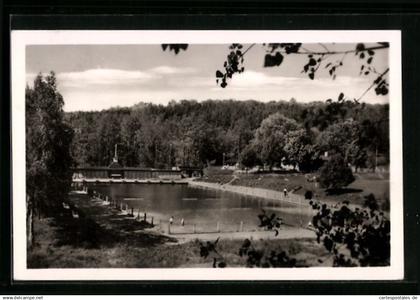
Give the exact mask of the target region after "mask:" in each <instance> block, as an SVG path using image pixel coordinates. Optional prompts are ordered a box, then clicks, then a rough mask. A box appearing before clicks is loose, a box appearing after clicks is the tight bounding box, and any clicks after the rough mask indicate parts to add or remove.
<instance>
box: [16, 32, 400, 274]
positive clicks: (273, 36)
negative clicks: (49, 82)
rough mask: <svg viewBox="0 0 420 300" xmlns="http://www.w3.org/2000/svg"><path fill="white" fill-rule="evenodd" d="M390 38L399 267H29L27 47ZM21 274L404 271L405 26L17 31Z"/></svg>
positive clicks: (394, 260) (394, 232) (394, 244)
mask: <svg viewBox="0 0 420 300" xmlns="http://www.w3.org/2000/svg"><path fill="white" fill-rule="evenodd" d="M278 41H287V42H304V43H319V42H324V43H328V42H335V43H355V42H365V43H366V42H380V41H387V42H389V43H390V49H389V58H390V59H389V66H390V73H389V81H390V95H389V99H390V156H391V163H390V202H391V265H390V266H389V267H366V268H331V267H327V268H326V267H312V268H288V269H284V268H280V269H258V268H254V269H248V268H240V269H238V268H226V269H212V268H191V269H189V268H188V269H187V268H185V269H116V268H112V269H99V268H98V269H27V266H26V254H27V253H26V205H25V201H26V200H25V197H26V192H25V188H26V184H25V183H26V165H25V84H26V73H25V48H26V46H27V45H46V44H62V45H78V44H103V45H106V44H126V45H129V44H162V43H189V44H224V43H226V44H230V43H232V42H238V43H266V42H278ZM11 70H12V71H11V72H12V74H11V75H12V84H11V88H12V103H11V104H12V105H11V107H12V109H11V112H12V116H11V119H12V124H11V127H12V170H13V175H12V178H13V187H12V195H13V226H12V228H13V235H12V239H13V241H12V242H13V278H14V279H15V280H387V279H403V277H404V244H403V242H404V230H403V170H402V162H403V160H402V87H401V80H402V77H401V32H400V31H398V30H370V31H364V30H345V31H344V30H343V31H335V30H321V31H320V30H318V31H310V30H305V31H294V30H293V31H274V30H264V31H262V30H261V31H260V30H244V31H241V30H239V31H238V30H224V31H197V30H194V31H170V30H167V31H162V30H159V31H155V30H133V31H126V30H124V31H110V30H101V31H99V30H98V31H91V30H48V31H41V30H40V31H38V30H37V31H31V30H16V31H12V40H11Z"/></svg>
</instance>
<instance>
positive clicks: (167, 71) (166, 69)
mask: <svg viewBox="0 0 420 300" xmlns="http://www.w3.org/2000/svg"><path fill="white" fill-rule="evenodd" d="M150 72H152V73H154V74H162V75H173V74H189V73H195V72H196V70H195V69H194V68H175V67H170V66H158V67H155V68H153V69H150Z"/></svg>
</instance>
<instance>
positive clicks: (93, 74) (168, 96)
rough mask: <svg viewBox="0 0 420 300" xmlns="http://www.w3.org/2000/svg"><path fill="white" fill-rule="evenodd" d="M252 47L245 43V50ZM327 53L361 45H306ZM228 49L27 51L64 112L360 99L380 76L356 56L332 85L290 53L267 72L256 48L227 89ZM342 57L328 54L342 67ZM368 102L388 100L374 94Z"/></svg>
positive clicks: (380, 61)
mask: <svg viewBox="0 0 420 300" xmlns="http://www.w3.org/2000/svg"><path fill="white" fill-rule="evenodd" d="M248 46H249V45H244V49H246V48H247V47H248ZM303 46H304V48H305V49H307V50H312V51H322V50H323V47H327V48H328V49H329V50H336V51H338V50H344V49H354V48H355V44H323V45H320V44H304V45H303ZM228 47H229V45H227V44H219V45H196V44H192V45H189V47H188V49H187V51H181V52H180V53H179V54H178V55H175V53H174V52H169V51H162V48H161V45H33V46H27V48H26V82H27V84H28V85H29V86H31V85H32V83H33V79H34V78H35V76H36V74H38V73H47V72H50V71H54V72H55V73H56V74H57V80H58V90H59V91H60V93H61V94H62V95H63V97H64V101H65V106H64V110H65V111H78V110H81V111H89V110H102V109H108V108H110V107H116V106H120V107H121V106H132V105H134V104H136V103H139V102H152V103H155V104H167V103H168V102H170V101H172V100H183V99H194V100H198V101H203V100H207V99H221V100H223V99H235V100H250V99H253V100H258V101H265V102H267V101H272V100H286V101H287V100H290V99H291V98H294V99H295V100H296V101H298V102H310V101H324V100H326V99H328V98H332V99H336V98H337V97H338V95H339V94H340V92H344V94H345V95H346V96H347V97H349V98H359V96H360V95H362V94H363V92H364V91H365V90H366V89H367V88H368V87H369V86H370V85H371V84H372V82H373V80H374V79H375V78H376V77H377V75H376V76H375V75H374V74H370V75H368V76H363V75H359V70H360V66H361V63H362V61H361V60H360V59H358V58H357V57H356V56H355V55H354V54H347V55H346V56H345V57H344V61H343V62H344V63H343V66H342V67H340V68H339V69H338V70H337V78H336V79H335V80H333V79H332V78H331V77H330V76H329V74H328V71H327V69H325V68H324V67H323V66H321V67H320V68H319V69H318V71H317V73H316V75H315V80H310V79H309V78H308V76H307V75H306V74H304V73H302V70H303V66H304V65H305V63H306V62H307V60H308V58H307V57H306V55H288V56H286V57H285V58H284V60H283V62H282V64H281V65H280V66H278V67H277V66H276V67H271V68H264V67H263V62H264V56H265V54H266V51H267V50H266V47H264V46H263V45H261V44H256V45H255V46H253V47H252V48H251V49H250V50H249V51H248V52H247V53H246V54H245V57H244V59H245V61H244V67H245V72H244V73H241V74H234V76H233V78H232V80H231V81H229V82H228V86H227V87H226V88H221V87H220V86H218V85H217V84H216V77H215V72H216V70H222V71H223V62H224V61H225V60H226V56H227V54H228V53H229V48H228ZM341 59H342V55H331V56H330V57H327V58H326V60H325V63H324V66H325V64H326V63H328V62H333V63H334V62H336V61H339V60H341ZM372 65H374V66H375V68H376V69H377V71H378V72H379V73H381V72H383V71H384V70H385V69H386V68H387V67H388V50H387V49H385V50H377V51H376V53H375V57H374V59H373V63H372ZM363 101H365V102H367V103H387V102H388V97H387V96H377V95H376V94H375V92H374V89H372V90H370V91H369V92H368V93H367V94H366V95H365V96H364V98H363Z"/></svg>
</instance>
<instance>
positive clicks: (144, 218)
mask: <svg viewBox="0 0 420 300" xmlns="http://www.w3.org/2000/svg"><path fill="white" fill-rule="evenodd" d="M143 220H144V221H145V222H146V212H145V213H144V217H143Z"/></svg>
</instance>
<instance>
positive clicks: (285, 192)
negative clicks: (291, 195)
mask: <svg viewBox="0 0 420 300" xmlns="http://www.w3.org/2000/svg"><path fill="white" fill-rule="evenodd" d="M283 193H284V197H287V189H286V188H284V190H283Z"/></svg>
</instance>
